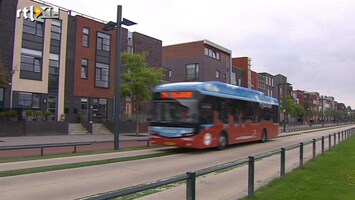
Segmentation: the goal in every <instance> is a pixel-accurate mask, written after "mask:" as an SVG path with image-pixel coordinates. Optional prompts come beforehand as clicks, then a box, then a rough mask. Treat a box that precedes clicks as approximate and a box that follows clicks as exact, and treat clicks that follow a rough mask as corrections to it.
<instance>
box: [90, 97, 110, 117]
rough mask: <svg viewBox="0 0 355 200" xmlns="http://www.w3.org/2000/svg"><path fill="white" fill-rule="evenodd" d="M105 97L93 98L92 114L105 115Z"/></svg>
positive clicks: (95, 115)
mask: <svg viewBox="0 0 355 200" xmlns="http://www.w3.org/2000/svg"><path fill="white" fill-rule="evenodd" d="M106 113H107V99H93V116H94V117H106Z"/></svg>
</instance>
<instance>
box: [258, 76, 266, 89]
mask: <svg viewBox="0 0 355 200" xmlns="http://www.w3.org/2000/svg"><path fill="white" fill-rule="evenodd" d="M257 76H258V90H259V91H260V92H263V93H266V76H264V75H262V74H258V73H257Z"/></svg>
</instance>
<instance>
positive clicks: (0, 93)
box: [0, 88, 5, 108]
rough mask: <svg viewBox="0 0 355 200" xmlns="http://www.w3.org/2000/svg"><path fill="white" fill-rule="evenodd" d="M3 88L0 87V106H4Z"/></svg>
mask: <svg viewBox="0 0 355 200" xmlns="http://www.w3.org/2000/svg"><path fill="white" fill-rule="evenodd" d="M4 92H5V89H4V88H0V108H3V107H4Z"/></svg>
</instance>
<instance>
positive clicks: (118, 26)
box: [103, 5, 136, 150]
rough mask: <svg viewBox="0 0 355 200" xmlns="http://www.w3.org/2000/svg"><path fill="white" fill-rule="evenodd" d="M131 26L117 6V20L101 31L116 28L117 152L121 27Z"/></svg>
mask: <svg viewBox="0 0 355 200" xmlns="http://www.w3.org/2000/svg"><path fill="white" fill-rule="evenodd" d="M122 24H123V25H126V26H131V25H135V24H136V23H135V22H132V21H130V20H128V19H125V18H123V20H122V6H121V5H118V6H117V20H116V23H115V22H112V21H110V22H108V23H107V24H106V25H105V26H104V28H103V30H105V31H111V30H114V29H115V28H116V73H115V102H114V109H115V111H114V131H115V132H114V139H113V149H114V150H119V137H120V134H119V122H120V110H121V102H120V93H121V92H120V79H121V35H122V33H121V31H122V30H121V25H122Z"/></svg>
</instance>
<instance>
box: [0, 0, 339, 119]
mask: <svg viewBox="0 0 355 200" xmlns="http://www.w3.org/2000/svg"><path fill="white" fill-rule="evenodd" d="M31 6H32V7H35V8H36V7H43V6H49V7H56V8H59V9H58V10H57V12H58V13H56V14H57V15H58V16H59V18H57V19H42V20H41V19H39V20H31V19H30V17H27V19H26V16H24V12H25V11H24V8H30V7H31ZM26 12H27V10H26ZM19 14H22V15H19ZM106 23H107V22H105V21H102V20H100V19H96V18H94V17H90V16H87V15H84V14H81V13H77V12H75V11H72V10H70V9H66V8H61V7H57V6H55V5H52V4H48V3H46V2H44V1H39V0H1V1H0V27H1V30H2V31H1V33H0V34H1V37H0V50H1V51H0V54H1V56H2V62H3V65H4V66H5V68H7V69H10V70H13V71H14V74H13V76H12V79H11V81H10V83H9V85H8V86H7V87H3V88H0V109H14V110H17V111H18V112H22V111H25V110H29V109H32V110H41V111H50V112H51V113H52V118H53V120H56V121H58V120H62V119H64V116H65V120H66V121H68V122H77V120H78V116H80V118H81V120H83V121H90V122H102V121H107V120H112V118H113V110H114V109H113V106H114V92H115V85H114V83H115V81H114V79H115V76H114V75H115V66H116V58H115V55H116V49H117V48H116V44H117V42H116V37H115V36H116V31H115V30H113V31H105V30H104V29H103V27H104V26H105V24H106ZM121 39H122V41H121V43H122V47H121V49H122V51H127V52H132V53H142V52H148V58H147V59H148V60H147V61H148V65H149V66H151V67H158V68H161V67H163V68H165V71H166V76H165V81H166V82H180V81H210V80H217V81H221V82H226V83H230V84H233V85H238V86H241V87H247V88H251V89H255V90H259V91H262V92H264V93H265V94H266V95H268V96H272V97H275V98H278V99H280V98H282V97H284V96H285V95H286V94H288V95H293V96H294V97H295V99H297V101H298V103H299V104H301V105H302V106H303V107H304V108H305V109H306V110H309V111H313V110H318V111H319V110H320V105H322V109H324V108H330V109H340V106H343V107H344V108H345V105H344V104H341V103H337V102H336V101H334V98H333V97H328V96H323V97H322V95H319V93H316V92H305V91H300V90H297V91H293V88H292V86H291V84H289V83H288V82H287V77H286V76H284V75H281V74H278V75H271V74H269V73H266V72H264V73H257V72H255V71H252V69H251V66H252V65H251V62H252V60H251V58H249V57H233V56H232V51H231V50H229V49H228V48H225V47H223V46H221V45H218V44H216V43H213V42H211V41H209V40H201V41H194V42H189V43H183V44H175V45H170V46H162V41H161V40H160V39H157V38H153V37H150V36H147V35H144V34H142V33H138V32H130V31H129V30H128V29H126V28H122V38H121ZM122 72H124V68H122ZM320 102H321V103H320ZM121 110H122V114H123V115H125V116H130V115H131V114H132V112H133V111H132V104H131V102H130V99H129V98H127V99H124V101H122V105H121ZM308 120H318V119H313V117H312V119H310V118H309V119H308Z"/></svg>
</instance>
